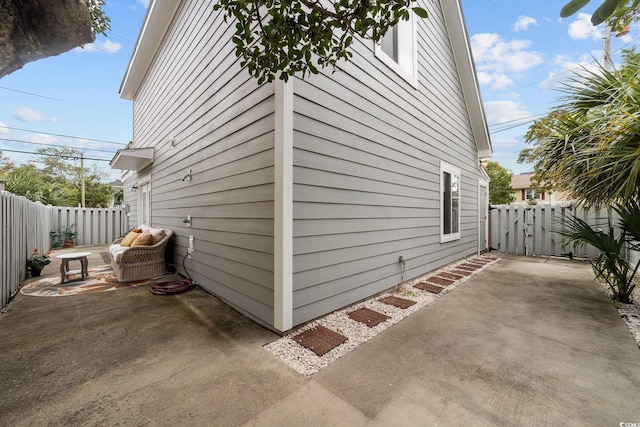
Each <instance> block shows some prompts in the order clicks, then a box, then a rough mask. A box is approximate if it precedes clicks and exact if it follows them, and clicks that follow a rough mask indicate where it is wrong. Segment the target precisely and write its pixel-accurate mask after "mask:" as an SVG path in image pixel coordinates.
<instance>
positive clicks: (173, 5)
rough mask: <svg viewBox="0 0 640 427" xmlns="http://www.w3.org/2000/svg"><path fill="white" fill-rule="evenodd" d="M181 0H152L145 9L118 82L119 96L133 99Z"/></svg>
mask: <svg viewBox="0 0 640 427" xmlns="http://www.w3.org/2000/svg"><path fill="white" fill-rule="evenodd" d="M180 1H181V0H163V1H162V2H159V1H156V0H152V1H151V4H149V8H148V9H147V14H146V16H145V18H144V23H143V25H142V29H141V30H140V34H139V35H138V40H137V42H136V47H135V48H134V49H133V53H132V54H131V59H130V60H129V65H128V66H127V71H126V73H125V75H124V79H123V80H122V83H121V84H120V91H119V92H120V97H121V98H124V99H133V97H134V96H135V95H136V93H137V92H138V88H139V87H140V84H141V83H142V80H143V79H144V76H145V75H146V74H147V70H148V69H149V66H150V65H151V62H152V61H153V58H154V57H155V56H156V52H157V51H158V48H159V47H160V43H162V40H163V39H164V36H165V34H166V32H167V30H168V29H169V25H170V24H171V21H172V20H173V17H174V15H175V13H176V11H177V10H178V6H180Z"/></svg>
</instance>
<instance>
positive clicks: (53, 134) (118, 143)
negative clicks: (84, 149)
mask: <svg viewBox="0 0 640 427" xmlns="http://www.w3.org/2000/svg"><path fill="white" fill-rule="evenodd" d="M0 128H6V129H11V130H19V131H22V132H31V133H43V134H45V135H51V136H60V137H62V138H73V139H83V140H85V141H94V142H102V143H104V144H115V145H127V144H125V143H123V142H114V141H106V140H104V139H94V138H85V137H82V136H73V135H63V134H59V133H51V132H42V131H39V130H31V129H22V128H14V127H11V126H6V125H0Z"/></svg>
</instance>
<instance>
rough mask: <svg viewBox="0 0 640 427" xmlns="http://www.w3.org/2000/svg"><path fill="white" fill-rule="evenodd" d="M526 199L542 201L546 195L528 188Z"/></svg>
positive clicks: (525, 192)
mask: <svg viewBox="0 0 640 427" xmlns="http://www.w3.org/2000/svg"><path fill="white" fill-rule="evenodd" d="M524 196H525V197H524V199H525V200H531V199H535V200H540V199H544V193H540V192H538V191H536V190H535V189H533V188H527V189H525V190H524Z"/></svg>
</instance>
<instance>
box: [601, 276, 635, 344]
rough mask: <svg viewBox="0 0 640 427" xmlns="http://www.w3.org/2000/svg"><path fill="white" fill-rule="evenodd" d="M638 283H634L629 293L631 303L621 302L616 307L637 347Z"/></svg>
mask: <svg viewBox="0 0 640 427" xmlns="http://www.w3.org/2000/svg"><path fill="white" fill-rule="evenodd" d="M639 285H640V283H636V288H635V289H634V290H633V292H632V294H631V299H632V301H633V303H631V304H621V305H620V306H619V307H618V314H620V317H622V320H624V323H626V324H627V327H628V328H629V332H631V335H632V336H633V339H634V340H635V341H636V344H637V345H638V347H640V287H639ZM607 290H608V289H607Z"/></svg>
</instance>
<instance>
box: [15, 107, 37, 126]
mask: <svg viewBox="0 0 640 427" xmlns="http://www.w3.org/2000/svg"><path fill="white" fill-rule="evenodd" d="M11 115H12V116H13V117H14V118H15V119H18V120H20V121H23V122H42V121H45V120H46V119H45V117H44V116H43V115H42V113H41V112H40V111H38V110H33V109H31V108H29V107H16V108H15V110H13V113H12V114H11Z"/></svg>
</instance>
